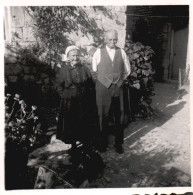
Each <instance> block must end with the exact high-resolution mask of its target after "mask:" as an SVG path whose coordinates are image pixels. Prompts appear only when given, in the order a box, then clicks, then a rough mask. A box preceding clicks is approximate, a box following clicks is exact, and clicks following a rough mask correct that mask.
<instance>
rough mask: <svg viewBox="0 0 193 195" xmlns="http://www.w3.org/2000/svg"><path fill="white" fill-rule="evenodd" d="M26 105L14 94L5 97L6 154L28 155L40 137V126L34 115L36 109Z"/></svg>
mask: <svg viewBox="0 0 193 195" xmlns="http://www.w3.org/2000/svg"><path fill="white" fill-rule="evenodd" d="M28 107H29V106H27V104H26V103H25V102H24V101H23V100H22V99H21V98H20V95H19V94H15V97H14V98H12V96H11V94H7V95H6V97H5V136H6V152H9V151H13V150H15V151H23V153H24V154H28V153H29V152H30V150H31V149H32V148H33V147H34V145H35V143H36V141H37V139H38V138H39V137H40V136H41V134H42V131H41V129H40V127H41V125H40V122H39V120H38V116H37V114H36V110H37V107H36V106H34V105H33V106H31V108H30V109H29V108H28Z"/></svg>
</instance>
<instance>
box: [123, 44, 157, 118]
mask: <svg viewBox="0 0 193 195" xmlns="http://www.w3.org/2000/svg"><path fill="white" fill-rule="evenodd" d="M125 51H126V53H127V55H128V57H129V60H130V64H131V74H130V76H129V77H128V79H127V80H128V85H129V86H130V89H131V91H132V93H131V96H132V95H133V96H135V97H131V99H135V105H134V106H135V107H136V109H135V108H133V110H135V111H133V112H134V113H133V115H134V114H142V116H143V117H144V118H145V117H147V116H151V115H152V114H154V113H153V109H152V108H151V106H150V104H151V102H152V100H151V98H150V96H152V95H154V93H153V91H154V86H153V81H154V74H155V70H154V67H153V64H152V57H153V55H154V54H155V53H154V51H153V50H152V49H151V47H150V46H144V45H143V44H142V43H139V42H137V43H134V42H132V41H129V40H127V41H126V45H125ZM136 99H137V101H136ZM134 106H132V107H134Z"/></svg>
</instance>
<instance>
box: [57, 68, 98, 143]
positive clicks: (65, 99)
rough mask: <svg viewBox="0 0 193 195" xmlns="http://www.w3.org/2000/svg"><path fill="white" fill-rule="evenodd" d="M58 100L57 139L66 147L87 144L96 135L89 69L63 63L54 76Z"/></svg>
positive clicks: (95, 116)
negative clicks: (55, 77)
mask: <svg viewBox="0 0 193 195" xmlns="http://www.w3.org/2000/svg"><path fill="white" fill-rule="evenodd" d="M57 86H58V87H57V88H58V92H59V94H60V97H61V102H60V111H59V118H58V127H57V139H60V140H62V141H64V142H65V143H67V144H71V143H75V142H76V141H81V142H83V143H84V142H85V143H86V142H87V143H88V142H90V141H91V139H93V136H94V135H95V133H96V129H97V127H96V126H97V125H96V124H97V115H96V104H95V90H94V83H93V82H92V77H91V74H90V71H89V69H88V68H87V67H86V66H84V65H81V64H77V65H75V66H74V67H72V66H70V65H67V64H65V65H64V67H63V68H61V71H60V73H59V75H58V85H57Z"/></svg>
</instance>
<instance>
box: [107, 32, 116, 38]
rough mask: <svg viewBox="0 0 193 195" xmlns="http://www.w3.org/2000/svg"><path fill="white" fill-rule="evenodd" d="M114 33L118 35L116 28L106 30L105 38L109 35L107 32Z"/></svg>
mask: <svg viewBox="0 0 193 195" xmlns="http://www.w3.org/2000/svg"><path fill="white" fill-rule="evenodd" d="M111 33H112V34H116V36H117V37H118V32H117V31H116V30H108V31H106V32H105V38H106V37H107V36H108V35H109V34H111Z"/></svg>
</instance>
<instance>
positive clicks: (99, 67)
mask: <svg viewBox="0 0 193 195" xmlns="http://www.w3.org/2000/svg"><path fill="white" fill-rule="evenodd" d="M117 40H118V34H117V31H115V30H110V31H107V32H106V34H105V43H106V46H105V47H103V48H100V49H97V50H96V52H95V54H94V56H93V63H92V69H93V71H94V72H97V80H96V83H95V86H94V84H93V81H92V77H91V73H90V71H89V69H88V68H87V67H86V66H84V65H82V64H81V63H80V50H79V48H78V47H76V46H69V47H68V48H67V49H66V52H65V53H66V55H67V59H68V62H69V63H66V64H65V65H64V67H63V68H61V71H60V76H59V82H58V92H59V94H60V97H61V103H60V112H59V118H58V127H57V139H60V140H62V141H63V142H65V143H68V144H72V148H76V142H77V141H80V142H82V143H89V139H91V137H92V133H93V131H94V130H93V124H94V123H95V120H94V118H97V122H98V124H99V125H98V128H99V129H100V131H99V132H100V139H99V140H100V141H99V142H100V144H99V145H100V147H99V151H100V152H105V151H106V150H107V147H108V134H109V125H108V124H109V118H110V116H111V118H113V120H114V124H115V125H114V135H115V145H114V146H115V150H116V152H118V153H120V154H121V153H123V152H124V151H123V147H122V144H123V130H124V129H123V125H122V122H123V114H124V106H123V87H122V86H123V82H124V80H125V79H126V77H127V76H128V75H129V74H130V64H129V61H128V58H127V55H126V53H125V52H124V50H122V49H120V48H119V47H117V46H116V44H117ZM94 87H95V89H96V91H95V89H94ZM93 89H94V90H93ZM95 93H96V94H95ZM93 94H94V98H93ZM95 105H96V109H95ZM93 109H95V110H96V117H95V115H94V114H92V110H93ZM97 115H98V116H97Z"/></svg>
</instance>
